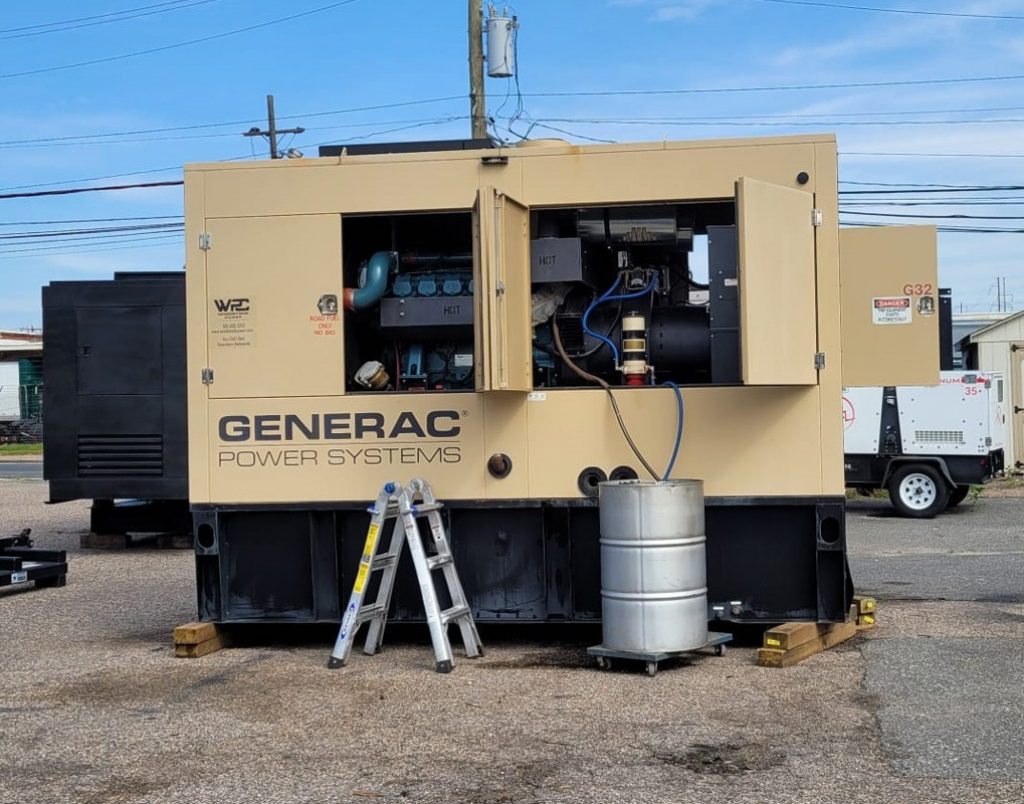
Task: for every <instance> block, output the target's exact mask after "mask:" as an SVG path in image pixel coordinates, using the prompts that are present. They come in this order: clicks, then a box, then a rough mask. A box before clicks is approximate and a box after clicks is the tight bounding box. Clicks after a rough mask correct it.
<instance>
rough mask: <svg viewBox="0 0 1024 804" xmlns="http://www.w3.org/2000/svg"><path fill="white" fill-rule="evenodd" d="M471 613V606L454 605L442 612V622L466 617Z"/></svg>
mask: <svg viewBox="0 0 1024 804" xmlns="http://www.w3.org/2000/svg"><path fill="white" fill-rule="evenodd" d="M467 614H469V606H452V607H451V608H450V609H445V610H444V611H442V612H441V615H440V616H441V622H442V623H450V622H451V621H452V620H457V619H459V617H464V616H466V615H467Z"/></svg>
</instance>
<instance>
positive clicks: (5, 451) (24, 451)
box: [0, 444, 43, 458]
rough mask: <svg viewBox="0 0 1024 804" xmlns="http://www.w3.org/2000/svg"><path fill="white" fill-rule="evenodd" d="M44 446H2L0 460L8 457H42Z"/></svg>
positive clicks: (0, 445)
mask: <svg viewBox="0 0 1024 804" xmlns="http://www.w3.org/2000/svg"><path fill="white" fill-rule="evenodd" d="M42 454H43V445H42V444H0V458H3V457H5V456H8V455H42Z"/></svg>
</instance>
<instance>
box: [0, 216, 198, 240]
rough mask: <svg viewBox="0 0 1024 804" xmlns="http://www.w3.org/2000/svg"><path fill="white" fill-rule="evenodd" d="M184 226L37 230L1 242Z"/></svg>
mask: <svg viewBox="0 0 1024 804" xmlns="http://www.w3.org/2000/svg"><path fill="white" fill-rule="evenodd" d="M183 225H184V224H183V223H182V222H181V221H173V222H169V223H139V224H133V225H131V226H95V227H92V228H85V229H37V230H34V231H29V232H6V233H4V234H0V240H34V239H52V238H60V237H67V236H78V235H90V234H103V235H106V234H111V233H114V232H149V231H156V230H159V229H180V228H181V227H182V226H183Z"/></svg>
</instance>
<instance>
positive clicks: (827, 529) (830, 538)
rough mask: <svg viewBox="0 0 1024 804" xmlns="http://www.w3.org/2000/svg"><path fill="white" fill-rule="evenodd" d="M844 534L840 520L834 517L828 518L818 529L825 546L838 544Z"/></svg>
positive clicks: (822, 521)
mask: <svg viewBox="0 0 1024 804" xmlns="http://www.w3.org/2000/svg"><path fill="white" fill-rule="evenodd" d="M842 532H843V531H842V528H841V527H840V525H839V520H838V519H836V518H835V517H834V516H827V517H825V518H824V519H822V520H821V525H820V526H819V527H818V538H819V539H821V540H822V541H823V542H824V543H825V544H829V545H831V544H836V543H837V542H838V541H839V537H840V536H841V535H842Z"/></svg>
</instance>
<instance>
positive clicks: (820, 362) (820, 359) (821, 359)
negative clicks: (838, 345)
mask: <svg viewBox="0 0 1024 804" xmlns="http://www.w3.org/2000/svg"><path fill="white" fill-rule="evenodd" d="M814 368H815V369H816V370H818V371H821V370H822V369H823V368H825V353H824V352H818V353H817V354H815V355H814Z"/></svg>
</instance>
